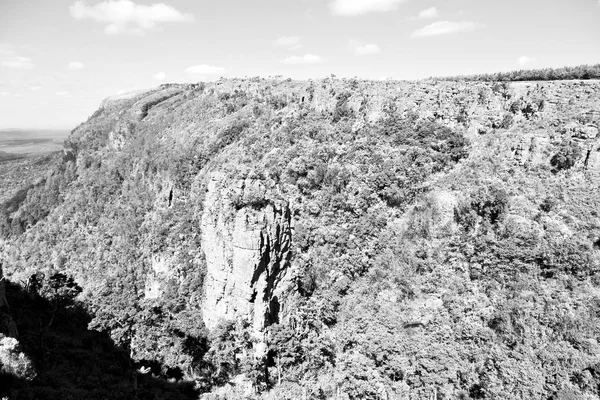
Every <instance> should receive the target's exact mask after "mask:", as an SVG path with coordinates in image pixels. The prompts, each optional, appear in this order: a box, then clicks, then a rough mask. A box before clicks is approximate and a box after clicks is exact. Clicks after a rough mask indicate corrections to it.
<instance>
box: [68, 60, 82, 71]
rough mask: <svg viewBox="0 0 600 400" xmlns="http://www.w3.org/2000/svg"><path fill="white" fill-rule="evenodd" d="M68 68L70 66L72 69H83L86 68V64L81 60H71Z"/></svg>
mask: <svg viewBox="0 0 600 400" xmlns="http://www.w3.org/2000/svg"><path fill="white" fill-rule="evenodd" d="M67 68H69V69H70V70H76V69H83V68H85V65H83V63H82V62H80V61H71V62H70V63H69V64H68V65H67Z"/></svg>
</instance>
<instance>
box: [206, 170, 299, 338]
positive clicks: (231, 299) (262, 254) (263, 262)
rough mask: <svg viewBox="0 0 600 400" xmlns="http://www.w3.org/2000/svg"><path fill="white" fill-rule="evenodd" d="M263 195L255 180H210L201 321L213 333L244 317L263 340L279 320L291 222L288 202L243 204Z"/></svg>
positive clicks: (287, 275) (213, 177)
mask: <svg viewBox="0 0 600 400" xmlns="http://www.w3.org/2000/svg"><path fill="white" fill-rule="evenodd" d="M264 190H265V188H264V186H263V184H262V183H261V182H260V181H255V180H252V179H245V180H243V181H238V182H237V183H235V184H234V185H233V187H232V186H230V184H228V182H227V179H226V177H225V176H224V174H222V173H218V172H217V173H213V174H212V175H211V177H210V181H209V183H208V188H207V193H206V199H205V201H204V213H203V216H202V248H203V249H204V253H205V257H206V264H207V274H206V280H205V282H206V284H205V296H204V299H205V301H204V304H203V318H204V322H205V324H206V326H207V328H209V329H212V328H214V327H215V326H216V325H217V324H218V323H219V321H220V320H226V319H233V318H236V317H242V318H244V319H245V320H246V321H247V322H249V323H250V324H251V326H252V328H253V332H254V334H255V335H256V336H257V338H260V336H261V334H262V332H263V330H264V328H265V327H266V326H268V325H270V324H272V323H275V322H278V321H279V318H280V313H281V312H282V308H283V306H284V304H281V303H280V302H281V301H282V299H284V298H285V296H284V293H285V292H286V291H288V290H289V289H290V288H291V283H292V280H291V278H292V275H293V274H292V273H291V270H290V259H291V251H290V248H291V241H292V232H293V223H292V217H291V208H290V206H289V204H288V203H286V202H283V201H281V202H271V201H267V202H260V203H254V204H253V203H251V202H250V203H247V202H245V201H244V200H243V199H247V198H248V193H252V192H257V191H262V192H264Z"/></svg>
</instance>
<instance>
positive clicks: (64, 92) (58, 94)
mask: <svg viewBox="0 0 600 400" xmlns="http://www.w3.org/2000/svg"><path fill="white" fill-rule="evenodd" d="M56 95H57V96H60V97H73V95H72V94H71V92H69V91H66V90H64V91H61V92H56Z"/></svg>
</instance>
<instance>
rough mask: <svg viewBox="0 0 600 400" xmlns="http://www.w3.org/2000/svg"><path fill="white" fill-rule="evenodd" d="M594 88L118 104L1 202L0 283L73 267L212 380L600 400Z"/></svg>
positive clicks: (483, 87) (98, 305)
mask: <svg viewBox="0 0 600 400" xmlns="http://www.w3.org/2000/svg"><path fill="white" fill-rule="evenodd" d="M599 99H600V82H598V81H568V82H567V81H565V82H524V83H510V84H509V83H492V82H489V83H486V82H439V81H424V82H392V81H386V82H368V81H360V80H335V79H324V80H318V81H308V82H296V81H283V80H264V79H246V80H240V79H232V80H221V81H218V82H216V83H211V84H195V85H163V86H161V87H158V88H156V89H153V90H149V91H144V92H138V93H133V94H129V95H124V96H118V97H115V98H109V99H106V100H105V101H103V102H102V104H101V106H100V108H99V110H98V111H97V112H96V113H94V115H93V116H92V117H90V119H89V120H88V121H86V122H85V123H83V124H82V125H80V126H79V127H77V128H76V129H75V130H74V131H73V132H72V134H71V136H70V138H69V141H68V143H67V149H66V150H65V156H64V158H63V160H62V163H61V164H60V165H59V166H55V167H53V169H52V171H50V172H48V173H47V175H46V176H45V178H44V180H43V181H40V182H38V183H37V184H36V185H31V186H28V187H27V189H26V191H25V192H24V193H21V194H20V196H21V198H20V199H19V201H13V202H12V203H11V208H9V207H4V208H3V215H2V216H3V219H2V221H1V222H2V224H0V228H1V229H2V234H3V237H4V239H3V240H4V242H3V243H4V244H3V246H4V253H3V257H4V262H5V270H6V272H7V274H8V276H9V277H10V278H12V279H15V280H16V279H22V280H25V279H26V278H28V277H29V276H30V275H31V274H32V273H34V272H38V271H62V272H65V273H68V274H69V275H72V276H74V277H75V279H76V281H77V282H78V283H79V284H80V285H81V286H82V287H83V293H82V294H81V296H80V301H81V302H82V303H83V304H85V305H86V307H87V308H88V309H89V310H90V313H91V314H92V315H93V317H94V318H93V321H92V323H91V325H90V327H92V328H94V329H98V330H103V331H107V332H109V333H110V334H111V335H112V338H113V339H114V340H115V342H116V343H118V344H119V345H122V346H124V347H126V348H128V350H129V351H130V353H131V355H132V357H133V358H134V359H136V360H158V361H160V362H161V363H163V364H165V365H167V366H169V367H171V368H179V369H180V370H181V371H182V374H184V375H185V378H186V379H188V380H192V381H194V382H195V383H196V385H197V386H198V387H200V388H202V390H206V391H208V390H212V389H214V388H216V387H218V386H223V385H224V384H227V383H228V382H230V381H231V380H233V379H242V380H244V379H245V380H246V381H247V382H251V383H252V385H253V386H254V387H255V388H257V389H259V390H266V389H271V395H272V396H275V397H276V398H298V397H301V396H303V395H306V396H317V395H319V393H321V396H324V397H326V398H332V397H333V396H337V395H338V394H340V395H342V394H343V395H344V396H347V397H349V398H429V396H438V397H440V396H442V397H443V396H446V397H445V398H459V397H460V396H463V397H465V396H470V397H471V398H524V397H526V398H550V397H552V396H555V397H554V398H567V397H564V396H569V395H573V396H588V397H587V398H593V396H595V395H596V394H597V391H598V389H597V388H598V384H599V383H600V381H599V379H600V373H598V367H597V366H598V365H600V359H598V352H597V351H596V350H597V349H598V344H597V333H598V332H597V330H598V328H597V327H598V326H600V324H597V322H598V321H597V316H598V315H599V314H597V312H598V308H597V307H598V306H597V304H600V303H598V300H599V299H598V293H599V292H598V283H599V282H600V280H599V279H598V271H600V264H599V253H600V244H599V243H598V237H600V219H599V218H598V215H597V213H596V211H595V210H597V209H598V206H599V205H600V204H599V200H598V199H597V190H598V178H600V142H599V141H600V138H598V127H599V123H600V110H599V109H598V104H599ZM6 204H8V203H6ZM6 204H5V205H6ZM1 290H2V286H1V283H0V305H1V304H2V303H1V301H2V299H3V296H2V292H1ZM539 371H542V372H539ZM241 386H244V385H241ZM228 390H230V393H229V395H233V396H242V395H243V394H242V393H241V392H240V393H234V394H231V391H233V392H235V389H233V388H230V389H228ZM309 392H310V393H309ZM265 396H269V395H268V394H265ZM544 396H545V397H544ZM556 396H558V397H556ZM561 396H563V397H561ZM590 396H592V397H590ZM442 397H440V398H442ZM265 398H267V397H265ZM465 398H466V397H465Z"/></svg>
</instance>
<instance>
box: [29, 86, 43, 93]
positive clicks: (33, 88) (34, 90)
mask: <svg viewBox="0 0 600 400" xmlns="http://www.w3.org/2000/svg"><path fill="white" fill-rule="evenodd" d="M41 88H42V87H41V86H31V87H30V88H29V90H31V91H32V92H37V91H38V90H40V89H41Z"/></svg>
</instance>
